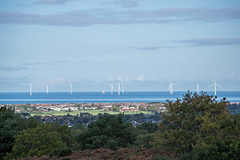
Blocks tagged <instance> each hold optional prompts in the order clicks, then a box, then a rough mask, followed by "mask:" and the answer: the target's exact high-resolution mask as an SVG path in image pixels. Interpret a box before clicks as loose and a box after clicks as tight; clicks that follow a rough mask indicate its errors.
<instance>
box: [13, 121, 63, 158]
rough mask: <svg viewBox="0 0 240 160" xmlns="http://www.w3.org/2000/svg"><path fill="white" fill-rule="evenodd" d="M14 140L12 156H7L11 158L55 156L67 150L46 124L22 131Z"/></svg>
mask: <svg viewBox="0 0 240 160" xmlns="http://www.w3.org/2000/svg"><path fill="white" fill-rule="evenodd" d="M15 138H16V141H15V144H14V146H13V149H12V154H10V155H8V156H11V157H12V158H24V157H28V156H39V157H40V156H43V155H46V154H56V153H57V152H58V151H59V150H63V149H66V148H67V145H66V143H65V142H63V141H62V139H61V137H60V136H59V134H58V132H56V131H52V126H51V124H48V123H47V124H42V125H38V126H37V127H36V128H29V129H27V130H23V131H21V132H20V134H18V135H17V136H15Z"/></svg>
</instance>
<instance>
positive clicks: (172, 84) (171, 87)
mask: <svg viewBox="0 0 240 160" xmlns="http://www.w3.org/2000/svg"><path fill="white" fill-rule="evenodd" d="M174 85H178V84H174V83H172V81H171V80H170V83H169V87H168V89H169V90H170V94H173V86H174Z"/></svg>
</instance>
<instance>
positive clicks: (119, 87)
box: [118, 83, 121, 95]
mask: <svg viewBox="0 0 240 160" xmlns="http://www.w3.org/2000/svg"><path fill="white" fill-rule="evenodd" d="M120 92H121V86H120V83H118V95H120Z"/></svg>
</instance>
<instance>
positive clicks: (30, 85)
mask: <svg viewBox="0 0 240 160" xmlns="http://www.w3.org/2000/svg"><path fill="white" fill-rule="evenodd" d="M29 88H30V96H32V83H30V84H29Z"/></svg>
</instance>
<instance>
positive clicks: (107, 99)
mask: <svg viewBox="0 0 240 160" xmlns="http://www.w3.org/2000/svg"><path fill="white" fill-rule="evenodd" d="M186 93H187V92H183V91H176V92H174V94H170V93H169V92H165V91H162V92H125V93H124V94H123V93H121V94H120V95H118V93H117V92H114V93H113V94H111V93H110V92H105V93H104V94H103V93H102V92H73V93H72V94H70V92H49V93H48V94H47V93H46V92H33V93H32V96H30V94H29V93H27V92H1V93H0V104H26V103H30V104H49V103H119V102H166V101H167V100H170V101H176V100H177V98H179V99H181V98H183V95H184V94H186ZM207 94H209V95H214V92H207ZM217 97H218V98H217V101H221V99H223V98H224V97H225V98H226V100H227V101H229V102H232V103H234V102H236V103H239V102H240V91H218V92H217Z"/></svg>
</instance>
